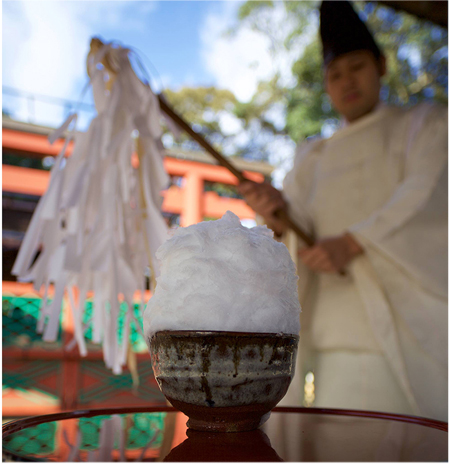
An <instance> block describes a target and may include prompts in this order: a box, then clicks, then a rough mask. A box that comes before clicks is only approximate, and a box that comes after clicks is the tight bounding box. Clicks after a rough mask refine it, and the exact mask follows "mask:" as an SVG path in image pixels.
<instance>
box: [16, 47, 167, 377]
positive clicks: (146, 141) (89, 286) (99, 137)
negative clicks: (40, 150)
mask: <svg viewBox="0 0 450 464" xmlns="http://www.w3.org/2000/svg"><path fill="white" fill-rule="evenodd" d="M129 55H130V50H129V49H127V48H123V47H117V46H112V45H111V44H106V45H104V44H103V43H102V42H101V41H100V40H98V39H93V40H92V42H91V51H90V53H89V55H88V74H89V78H90V84H91V85H92V89H93V95H94V101H95V106H96V110H97V113H98V115H97V116H96V117H95V118H94V119H93V120H92V121H91V123H90V126H89V129H88V130H87V132H84V133H80V132H76V131H75V124H76V119H77V114H76V113H73V114H71V115H70V116H69V118H68V119H67V120H66V122H65V123H64V124H63V125H62V126H61V127H60V128H59V129H57V130H56V131H55V132H54V133H53V134H52V135H51V136H50V137H49V140H50V142H51V143H53V142H54V141H55V140H56V139H58V138H59V137H61V136H62V135H63V133H65V132H66V131H67V130H68V129H69V128H70V127H71V125H73V129H72V130H71V132H70V134H69V136H68V137H66V141H65V144H64V147H63V149H62V150H61V152H60V153H59V155H58V156H57V158H56V161H55V164H54V166H53V169H52V171H51V175H50V182H49V186H48V190H47V192H46V193H45V194H44V195H43V196H42V198H41V199H40V201H39V203H38V205H37V207H36V210H35V212H34V215H33V217H32V220H31V222H30V225H29V227H28V230H27V233H26V235H25V238H24V240H23V243H22V246H21V248H20V251H19V254H18V256H17V259H16V262H15V264H14V267H13V273H14V274H15V275H17V276H18V277H19V279H20V280H22V281H32V282H33V283H34V288H35V289H36V290H40V289H41V288H44V297H43V300H42V308H41V313H40V318H39V321H38V328H37V330H38V332H40V333H43V339H44V340H45V341H54V340H56V338H57V334H58V327H59V316H60V311H61V304H62V300H63V297H64V294H65V292H66V293H67V295H68V300H69V302H70V307H71V310H72V313H73V319H74V325H75V337H74V341H73V343H75V341H76V343H77V344H78V347H79V350H80V353H81V355H82V356H85V355H86V354H87V349H86V342H85V338H84V333H85V331H86V330H87V328H88V327H90V326H92V329H93V331H92V332H93V336H92V338H93V342H94V343H102V345H103V355H104V360H105V363H106V366H107V367H109V368H111V369H112V370H113V372H114V373H116V374H119V373H121V371H122V366H123V365H124V364H125V363H126V359H127V350H128V343H129V333H130V323H131V322H132V321H134V324H135V326H136V329H137V330H138V331H140V332H141V334H142V331H141V328H140V324H139V323H138V322H137V321H136V319H135V317H134V314H133V295H134V293H135V292H136V291H139V290H140V291H141V297H142V302H141V310H143V306H144V303H145V302H144V301H143V299H144V290H145V275H144V272H145V269H146V267H148V266H150V268H151V274H152V278H153V279H154V278H155V276H157V275H158V267H157V261H156V259H155V252H156V249H157V248H158V247H159V246H160V245H161V244H162V243H163V242H164V241H165V239H166V238H167V226H166V223H165V220H164V218H163V216H162V214H161V204H162V198H161V196H160V191H161V190H162V189H164V188H166V187H167V186H168V183H169V178H168V175H167V174H166V172H165V171H164V167H163V153H162V148H163V147H162V144H161V140H160V137H161V134H162V131H161V127H160V121H161V113H160V109H159V103H158V99H157V97H156V96H155V95H154V94H153V92H152V90H151V88H150V86H149V85H148V84H144V83H143V82H142V81H141V80H140V79H139V78H138V76H137V75H136V74H135V72H134V70H133V68H132V66H131V63H130V57H129ZM136 131H138V133H139V136H138V137H136V136H135V134H136ZM71 140H73V142H74V145H73V151H72V154H71V156H69V157H67V158H66V157H65V156H64V155H65V154H66V150H67V147H68V145H69V142H70V141H71ZM134 151H136V152H137V154H138V158H139V166H136V164H137V163H134V164H135V166H133V165H132V153H133V152H134ZM39 250H41V253H40V254H39V256H38V258H37V259H36V260H35V262H34V263H33V260H34V258H35V256H36V253H37V252H38V251H39ZM50 284H54V296H53V299H52V301H51V302H50V303H48V301H47V294H48V288H49V285H50ZM89 292H93V294H94V296H93V312H92V318H91V319H90V320H89V321H88V322H87V323H85V324H83V314H84V309H85V303H86V299H87V295H88V293H89ZM121 301H123V302H124V303H125V304H126V306H127V309H126V315H125V320H124V327H123V333H122V343H121V344H119V341H118V319H119V312H120V304H121Z"/></svg>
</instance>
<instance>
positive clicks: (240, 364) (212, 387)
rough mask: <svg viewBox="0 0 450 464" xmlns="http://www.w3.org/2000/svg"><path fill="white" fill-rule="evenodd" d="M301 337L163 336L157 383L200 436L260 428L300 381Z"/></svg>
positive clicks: (154, 345)
mask: <svg viewBox="0 0 450 464" xmlns="http://www.w3.org/2000/svg"><path fill="white" fill-rule="evenodd" d="M298 340H299V338H298V336H296V335H282V334H270V333H248V332H220V331H217V332H214V331H211V332H207V331H190V330H186V331H184V330H182V331H162V332H157V333H156V334H154V335H153V336H152V337H151V339H150V340H149V347H150V355H151V359H152V367H153V372H154V374H155V378H156V381H157V382H158V385H159V387H160V389H161V391H162V392H163V394H164V396H165V397H166V399H167V400H168V401H169V402H170V403H171V404H172V405H173V406H174V407H175V408H177V409H178V410H180V411H181V412H183V413H184V414H186V415H187V416H188V417H189V421H188V423H187V425H188V427H189V428H191V429H194V430H202V431H216V432H238V431H248V430H253V429H256V428H258V427H259V426H260V425H262V424H263V423H264V422H265V421H266V420H267V419H268V418H269V415H270V411H271V410H272V409H273V408H274V407H275V405H276V404H277V403H278V402H279V401H280V400H281V399H282V398H283V396H284V395H285V394H286V391H287V389H288V387H289V384H290V383H291V380H292V378H293V376H294V370H295V360H296V355H297V346H298Z"/></svg>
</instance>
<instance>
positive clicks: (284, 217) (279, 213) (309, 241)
mask: <svg viewBox="0 0 450 464" xmlns="http://www.w3.org/2000/svg"><path fill="white" fill-rule="evenodd" d="M158 100H159V106H160V108H161V110H162V111H164V113H166V115H167V116H169V118H170V119H172V121H173V122H175V124H177V126H178V127H180V128H181V129H183V130H184V131H185V132H187V134H189V135H190V136H191V137H192V138H193V139H194V140H195V141H196V142H197V143H198V144H199V145H200V146H201V147H203V148H204V149H205V150H206V151H207V152H208V153H209V154H210V155H212V156H213V157H214V158H215V159H216V160H217V161H218V162H219V164H220V165H222V166H223V167H225V168H227V169H228V170H229V171H230V172H231V173H232V174H234V175H235V176H236V177H237V178H238V180H239V182H244V181H246V180H248V179H247V178H246V177H245V176H244V174H243V173H242V172H241V171H240V170H239V169H237V168H236V167H235V166H233V165H232V164H231V163H230V162H229V161H228V160H227V159H226V158H225V157H224V156H223V155H221V154H220V153H219V152H218V151H217V150H216V149H215V148H213V147H212V146H211V145H210V144H209V143H208V142H207V141H206V140H205V139H204V138H203V137H202V136H201V135H200V134H199V133H197V132H195V131H194V130H193V129H192V128H191V126H189V124H188V123H187V122H186V121H185V120H184V119H183V118H182V117H181V116H179V115H178V114H177V113H175V111H174V110H173V109H172V108H171V107H170V106H169V105H168V103H167V102H166V100H165V99H164V97H163V95H162V94H159V95H158ZM274 214H275V216H276V217H277V218H278V219H280V220H281V221H283V222H284V223H285V224H286V225H287V226H288V227H289V228H290V229H292V230H293V231H294V232H295V233H296V234H297V235H298V236H299V237H300V238H301V239H302V240H303V241H304V242H305V243H306V245H308V246H312V245H314V239H313V238H312V237H311V236H310V235H309V234H307V233H306V232H304V231H303V230H302V229H301V228H300V227H299V226H298V225H297V224H295V222H294V221H292V219H291V218H290V217H289V215H288V213H287V212H286V211H285V210H283V209H278V210H276V211H275V213H274Z"/></svg>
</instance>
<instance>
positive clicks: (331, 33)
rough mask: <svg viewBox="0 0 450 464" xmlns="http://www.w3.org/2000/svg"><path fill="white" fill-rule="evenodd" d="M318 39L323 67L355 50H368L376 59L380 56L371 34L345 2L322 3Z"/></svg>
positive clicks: (329, 0)
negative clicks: (321, 51)
mask: <svg viewBox="0 0 450 464" xmlns="http://www.w3.org/2000/svg"><path fill="white" fill-rule="evenodd" d="M320 38H321V39H322V47H323V62H324V65H325V66H326V65H327V64H329V63H330V62H331V61H332V60H334V59H335V58H337V57H338V56H340V55H343V54H344V53H348V52H353V51H355V50H369V51H371V52H372V53H373V54H374V56H375V58H377V59H378V58H379V57H380V55H381V51H380V49H379V48H378V45H377V44H376V43H375V40H374V38H373V37H372V34H371V33H370V32H369V30H368V29H367V27H366V25H365V24H364V23H363V22H362V21H361V19H359V16H358V14H357V13H356V12H355V10H354V9H353V8H352V6H351V4H350V2H347V1H336V0H328V1H327V0H324V1H323V2H322V5H321V6H320Z"/></svg>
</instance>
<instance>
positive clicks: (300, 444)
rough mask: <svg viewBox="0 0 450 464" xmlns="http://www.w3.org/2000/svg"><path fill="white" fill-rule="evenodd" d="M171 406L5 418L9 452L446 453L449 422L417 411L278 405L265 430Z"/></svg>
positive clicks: (95, 455)
mask: <svg viewBox="0 0 450 464" xmlns="http://www.w3.org/2000/svg"><path fill="white" fill-rule="evenodd" d="M186 421H187V417H186V416H185V415H184V414H182V413H180V412H178V411H177V410H176V409H173V408H171V407H164V406H159V407H148V408H115V409H102V410H100V409H98V410H82V411H72V412H67V413H61V414H50V415H47V416H38V417H30V418H27V419H22V420H18V421H11V422H8V423H6V424H4V425H3V460H21V461H23V460H27V461H41V462H42V461H59V462H68V461H69V462H70V461H71V462H73V461H97V462H98V461H102V462H108V461H150V462H161V461H164V462H183V461H185V462H193V461H194V462H195V461H197V462H214V461H220V462H246V461H256V462H277V461H286V462H301V461H309V462H311V461H326V462H330V461H341V462H342V461H347V462H349V461H359V462H361V461H376V462H379V461H397V462H398V461H410V462H411V461H427V462H430V461H447V460H448V433H447V423H445V422H439V421H434V420H430V419H423V418H418V417H412V416H401V415H396V414H385V413H377V412H368V411H349V410H342V409H341V410H339V409H319V408H284V407H279V408H275V409H274V410H273V411H272V414H271V417H270V418H269V420H268V421H267V422H266V423H265V424H264V425H263V426H262V427H261V428H259V429H258V430H254V431H251V432H239V433H206V432H196V431H193V430H187V428H186Z"/></svg>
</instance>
